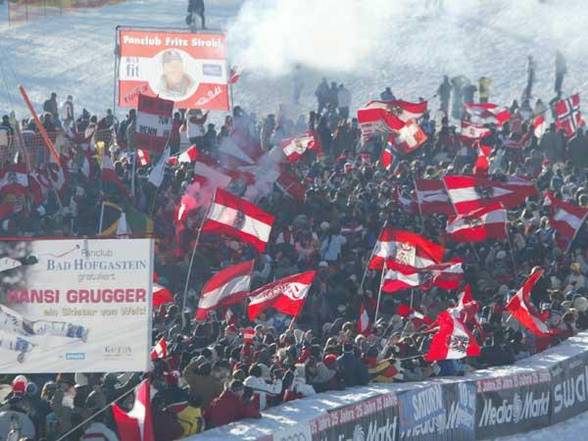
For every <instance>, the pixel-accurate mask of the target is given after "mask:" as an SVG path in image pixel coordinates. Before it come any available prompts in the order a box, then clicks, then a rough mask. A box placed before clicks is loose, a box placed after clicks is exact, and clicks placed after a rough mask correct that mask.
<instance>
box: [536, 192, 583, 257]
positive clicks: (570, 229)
mask: <svg viewBox="0 0 588 441" xmlns="http://www.w3.org/2000/svg"><path fill="white" fill-rule="evenodd" d="M545 201H546V203H545V205H546V206H548V207H549V210H550V217H549V223H550V224H551V226H552V227H553V229H554V230H555V231H556V232H557V237H556V240H557V244H558V246H559V247H560V249H562V250H564V251H566V252H567V251H568V250H569V248H570V246H571V245H572V242H573V241H574V238H575V237H576V234H578V231H580V228H582V225H583V224H584V222H585V221H586V217H587V216H588V208H582V207H578V206H577V205H574V204H570V203H569V202H564V201H561V200H559V199H557V198H556V197H555V196H554V195H553V194H552V193H547V194H546V196H545Z"/></svg>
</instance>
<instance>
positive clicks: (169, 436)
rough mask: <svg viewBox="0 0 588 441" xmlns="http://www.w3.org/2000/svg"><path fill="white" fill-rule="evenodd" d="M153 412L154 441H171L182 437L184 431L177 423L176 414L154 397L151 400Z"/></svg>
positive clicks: (157, 396) (157, 397) (158, 398)
mask: <svg viewBox="0 0 588 441" xmlns="http://www.w3.org/2000/svg"><path fill="white" fill-rule="evenodd" d="M151 410H152V412H153V432H154V433H153V434H154V436H155V441H173V440H176V439H180V438H182V436H183V433H184V429H183V427H182V426H181V425H180V423H179V422H178V420H177V418H176V414H175V413H174V412H172V411H171V410H169V409H167V408H165V407H164V402H163V400H161V398H160V397H159V394H157V395H155V397H153V399H152V400H151Z"/></svg>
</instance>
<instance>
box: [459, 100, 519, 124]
mask: <svg viewBox="0 0 588 441" xmlns="http://www.w3.org/2000/svg"><path fill="white" fill-rule="evenodd" d="M464 110H465V112H466V113H467V114H468V115H469V116H470V121H471V122H473V123H474V124H480V125H484V124H497V125H499V126H502V125H504V123H505V122H507V121H508V120H509V119H510V117H511V115H510V112H509V110H508V109H507V108H505V107H498V105H496V104H492V103H480V104H474V103H465V104H464Z"/></svg>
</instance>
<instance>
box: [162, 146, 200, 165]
mask: <svg viewBox="0 0 588 441" xmlns="http://www.w3.org/2000/svg"><path fill="white" fill-rule="evenodd" d="M196 159H198V148H197V147H196V146H195V145H191V146H190V147H188V148H187V149H186V150H185V151H184V152H182V153H180V154H179V155H178V156H172V157H171V158H169V159H168V160H167V163H168V164H169V165H177V164H184V163H190V162H194V161H196Z"/></svg>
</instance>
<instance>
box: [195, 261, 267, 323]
mask: <svg viewBox="0 0 588 441" xmlns="http://www.w3.org/2000/svg"><path fill="white" fill-rule="evenodd" d="M254 263H255V262H254V261H253V260H249V261H247V262H243V263H239V264H237V265H232V266H230V267H228V268H225V269H223V270H221V271H219V272H218V273H216V274H215V275H214V276H212V277H211V278H210V279H209V280H208V282H206V284H205V285H204V287H203V288H202V293H201V294H200V300H199V301H198V308H197V309H196V320H206V318H207V317H208V312H209V311H212V310H215V309H217V308H218V307H225V306H229V305H234V304H236V303H239V302H241V301H242V300H243V299H245V298H246V297H247V296H248V294H249V285H250V284H251V273H252V271H253V264H254Z"/></svg>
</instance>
